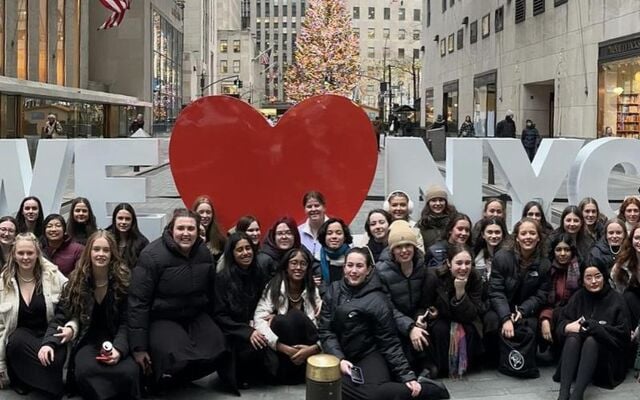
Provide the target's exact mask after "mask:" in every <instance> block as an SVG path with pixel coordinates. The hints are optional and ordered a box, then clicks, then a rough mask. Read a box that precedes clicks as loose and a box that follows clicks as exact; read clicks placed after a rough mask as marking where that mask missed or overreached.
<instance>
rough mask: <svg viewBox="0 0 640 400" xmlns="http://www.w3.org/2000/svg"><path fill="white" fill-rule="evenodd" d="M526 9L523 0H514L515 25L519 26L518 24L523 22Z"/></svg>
mask: <svg viewBox="0 0 640 400" xmlns="http://www.w3.org/2000/svg"><path fill="white" fill-rule="evenodd" d="M526 8H527V4H526V2H525V0H516V13H515V15H516V24H519V23H520V22H523V21H524V20H525V18H526V17H527V15H526Z"/></svg>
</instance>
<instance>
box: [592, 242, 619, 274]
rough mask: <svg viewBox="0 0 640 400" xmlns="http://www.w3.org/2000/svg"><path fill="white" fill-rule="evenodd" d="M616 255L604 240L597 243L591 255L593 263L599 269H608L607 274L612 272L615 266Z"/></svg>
mask: <svg viewBox="0 0 640 400" xmlns="http://www.w3.org/2000/svg"><path fill="white" fill-rule="evenodd" d="M619 250H620V249H618V251H619ZM616 255H617V254H613V253H612V252H611V247H609V244H608V243H607V242H606V241H605V240H604V239H603V240H600V241H598V242H596V244H595V246H593V248H591V253H590V257H591V262H592V263H593V264H595V265H597V266H598V267H599V268H598V269H600V270H603V269H606V270H607V272H611V268H613V264H615V261H616Z"/></svg>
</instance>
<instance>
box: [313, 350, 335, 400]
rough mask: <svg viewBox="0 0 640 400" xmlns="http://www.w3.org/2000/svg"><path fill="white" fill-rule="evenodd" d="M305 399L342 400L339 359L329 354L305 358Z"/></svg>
mask: <svg viewBox="0 0 640 400" xmlns="http://www.w3.org/2000/svg"><path fill="white" fill-rule="evenodd" d="M306 400H342V373H341V372H340V360H338V358H337V357H335V356H332V355H329V354H316V355H315V356H311V357H309V358H308V359H307V396H306Z"/></svg>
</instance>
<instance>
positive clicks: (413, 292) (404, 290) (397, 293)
mask: <svg viewBox="0 0 640 400" xmlns="http://www.w3.org/2000/svg"><path fill="white" fill-rule="evenodd" d="M423 263H424V261H423V259H422V257H421V255H420V252H419V251H415V253H414V256H413V271H412V272H411V275H410V276H409V277H406V276H405V275H404V274H403V273H402V269H401V268H400V264H398V263H396V262H395V261H392V260H387V261H380V262H378V263H377V264H376V271H377V273H378V277H379V278H380V282H381V283H382V287H383V289H384V290H385V292H386V293H387V294H388V295H389V300H391V304H392V305H393V318H394V319H395V321H396V327H397V328H398V331H399V333H400V334H401V335H402V336H409V332H410V331H411V328H412V327H413V325H414V323H415V319H416V318H417V317H418V315H420V314H421V313H422V312H424V310H425V309H426V307H425V296H424V295H423V293H424V292H423V290H422V289H423V288H424V286H425V279H426V277H427V269H426V268H425V266H424V264H423Z"/></svg>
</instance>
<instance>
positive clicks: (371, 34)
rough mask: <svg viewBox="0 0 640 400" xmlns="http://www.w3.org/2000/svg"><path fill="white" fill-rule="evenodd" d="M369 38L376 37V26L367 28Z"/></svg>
mask: <svg viewBox="0 0 640 400" xmlns="http://www.w3.org/2000/svg"><path fill="white" fill-rule="evenodd" d="M367 38H369V39H375V38H376V29H375V28H369V29H367Z"/></svg>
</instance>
